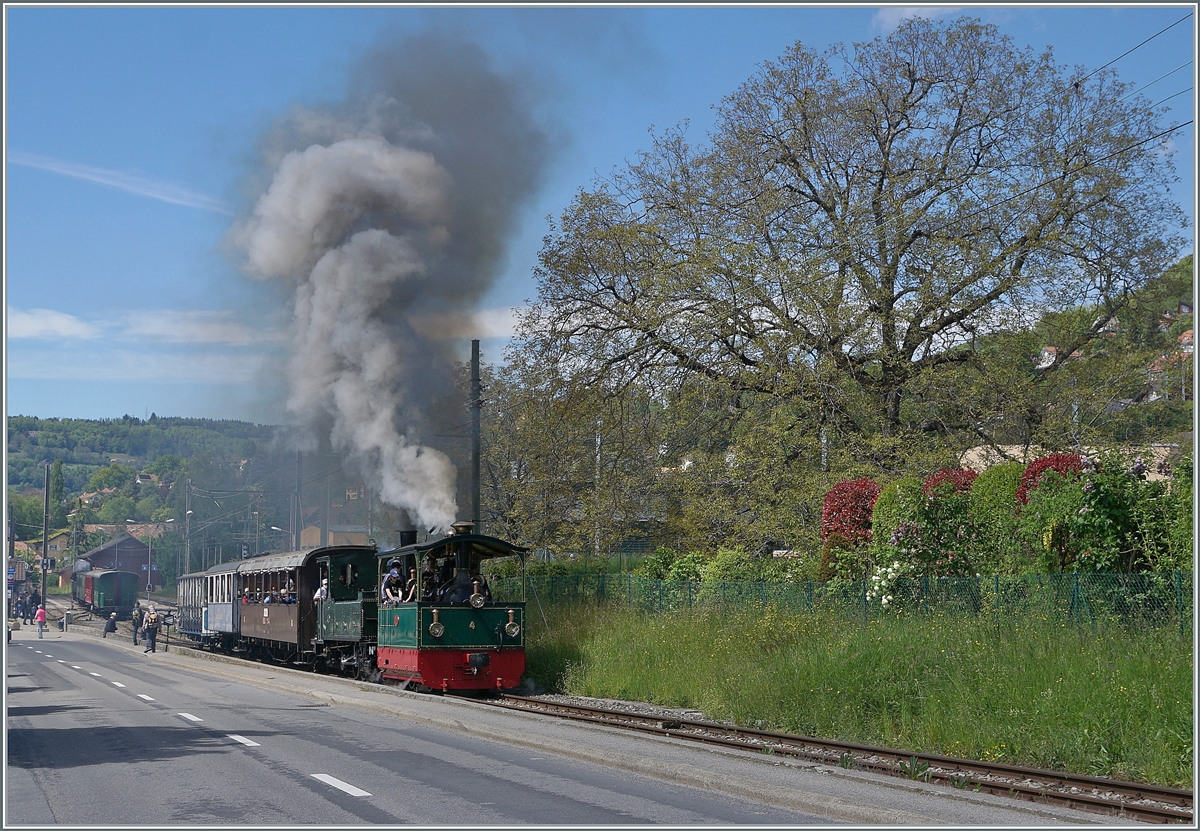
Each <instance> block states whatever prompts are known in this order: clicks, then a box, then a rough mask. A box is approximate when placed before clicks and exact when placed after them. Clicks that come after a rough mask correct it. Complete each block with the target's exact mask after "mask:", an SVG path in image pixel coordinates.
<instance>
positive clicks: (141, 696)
mask: <svg viewBox="0 0 1200 831" xmlns="http://www.w3.org/2000/svg"><path fill="white" fill-rule="evenodd" d="M138 698H144V699H146V700H147V701H153V700H154V699H153V698H151V697H150V696H148V695H143V694H142V693H138Z"/></svg>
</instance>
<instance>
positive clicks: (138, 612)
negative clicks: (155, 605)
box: [133, 603, 142, 646]
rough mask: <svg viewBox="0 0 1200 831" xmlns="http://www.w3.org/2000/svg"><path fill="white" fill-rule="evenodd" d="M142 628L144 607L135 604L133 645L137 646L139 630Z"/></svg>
mask: <svg viewBox="0 0 1200 831" xmlns="http://www.w3.org/2000/svg"><path fill="white" fill-rule="evenodd" d="M141 628H142V607H141V605H140V604H138V603H135V604H133V645H134V646H137V635H138V629H141Z"/></svg>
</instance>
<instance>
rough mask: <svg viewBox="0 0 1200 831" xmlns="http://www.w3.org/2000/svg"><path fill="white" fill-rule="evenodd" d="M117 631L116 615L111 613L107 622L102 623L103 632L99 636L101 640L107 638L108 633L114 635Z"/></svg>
mask: <svg viewBox="0 0 1200 831" xmlns="http://www.w3.org/2000/svg"><path fill="white" fill-rule="evenodd" d="M116 631H117V613H116V612H113V613H112V614H111V615H109V616H108V620H106V621H104V632H103V634H101V635H100V637H102V638H107V637H108V633H109V632H112V633H113V634H116Z"/></svg>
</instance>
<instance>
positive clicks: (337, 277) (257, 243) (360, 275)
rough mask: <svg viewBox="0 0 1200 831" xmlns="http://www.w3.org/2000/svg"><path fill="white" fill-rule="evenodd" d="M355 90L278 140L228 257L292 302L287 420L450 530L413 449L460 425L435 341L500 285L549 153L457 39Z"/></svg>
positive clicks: (487, 69)
mask: <svg viewBox="0 0 1200 831" xmlns="http://www.w3.org/2000/svg"><path fill="white" fill-rule="evenodd" d="M350 89H351V90H352V93H351V94H350V95H348V96H347V98H346V100H345V101H343V102H341V103H338V104H335V105H332V106H329V107H316V108H298V109H296V110H294V111H292V112H291V113H289V114H288V116H287V117H285V118H283V119H281V120H280V121H279V122H278V123H276V124H275V125H273V126H272V128H271V129H270V130H269V131H268V133H267V135H266V136H265V137H264V140H263V143H262V148H263V154H262V155H263V162H264V164H263V168H262V170H261V171H260V174H259V175H260V177H261V188H260V189H259V193H258V195H257V199H256V202H255V205H254V208H253V210H252V211H251V212H250V213H249V214H248V215H247V216H245V217H243V218H241V219H239V220H238V221H237V222H236V223H235V224H234V226H233V227H232V228H231V230H230V237H229V239H230V241H231V242H232V243H233V244H234V245H235V246H236V248H237V249H238V250H239V251H240V253H241V255H242V263H241V266H242V269H243V270H244V271H245V272H246V273H247V274H248V275H250V276H252V277H255V278H259V279H264V280H271V281H275V282H277V283H278V284H280V285H283V286H286V287H287V289H288V290H289V292H290V293H291V301H292V306H293V313H294V327H293V349H292V355H291V361H290V363H289V367H288V386H289V396H288V401H287V409H288V411H289V412H290V413H291V414H292V416H293V417H294V418H295V419H296V420H297V421H298V422H299V423H301V424H304V425H307V426H308V427H309V428H310V429H312V430H313V431H318V430H319V431H323V432H325V433H326V434H327V435H328V438H329V439H330V440H331V442H332V444H333V446H334V448H335V449H337V450H339V451H341V452H344V453H345V454H346V456H347V458H348V459H349V460H350V461H351V462H352V463H353V464H354V465H355V466H357V468H358V469H359V471H360V472H361V473H362V474H363V475H364V476H365V477H366V478H367V480H368V481H369V482H370V483H371V484H372V485H373V487H374V489H375V490H376V492H378V493H379V495H380V497H381V498H382V499H383V501H385V502H387V503H388V504H391V505H395V506H396V507H400V508H405V509H407V510H409V511H410V512H411V513H412V514H413V516H414V517H416V519H417V520H418V521H419V522H420V523H421V524H422V525H431V526H442V527H445V526H446V525H448V524H449V523H450V522H451V521H452V520H453V519H454V518H455V512H456V509H457V506H456V502H455V470H454V467H453V465H452V464H451V462H450V460H449V458H448V457H446V456H445V455H444V454H443V453H441V452H439V451H438V450H435V449H433V448H431V447H429V446H428V443H427V442H423V441H422V435H423V434H425V435H428V434H429V433H431V432H437V429H438V428H439V427H440V426H442V425H457V424H459V423H461V421H462V420H463V417H464V414H463V413H461V412H455V413H431V412H429V405H430V404H431V403H432V402H435V401H444V400H445V399H446V398H447V397H449V396H450V393H451V392H452V390H453V385H454V369H453V368H454V364H455V351H454V346H455V344H454V342H453V341H452V340H451V339H450V338H449V337H439V334H441V333H445V334H447V335H449V334H454V335H456V336H457V335H459V334H461V331H462V330H463V326H462V325H461V322H462V321H463V320H465V319H467V318H469V315H470V313H471V311H473V310H474V308H475V304H476V303H477V302H478V301H479V299H480V298H481V297H482V296H483V295H484V293H485V292H486V291H487V290H488V288H489V287H490V286H491V284H492V282H493V281H494V279H495V278H496V276H497V275H498V272H499V269H500V266H501V261H502V257H503V254H504V251H505V247H506V244H507V241H508V239H509V238H510V236H511V234H512V233H513V232H514V231H515V221H516V218H517V216H518V215H519V214H520V208H521V207H522V206H523V205H524V204H525V203H526V202H527V201H528V200H529V199H530V198H531V197H532V196H533V194H534V192H535V191H536V189H537V187H538V186H539V184H540V183H541V178H542V171H543V169H544V166H545V163H546V161H547V156H548V154H549V150H550V142H549V141H548V140H547V138H546V134H545V133H544V131H543V130H542V129H541V128H540V127H539V125H538V123H537V121H536V119H535V117H534V114H533V113H534V108H535V105H536V101H535V100H533V93H532V90H533V87H532V86H531V85H526V84H523V83H521V81H520V79H519V78H516V77H513V76H511V75H505V74H502V73H500V72H498V71H497V70H495V69H494V68H493V67H492V66H491V63H490V61H489V60H488V58H487V56H486V55H485V54H484V52H483V51H482V50H481V49H480V48H479V47H478V46H477V45H475V44H472V43H469V42H466V41H464V40H462V39H458V38H455V37H453V36H447V35H443V34H425V35H420V36H416V37H410V38H408V39H406V40H403V41H401V42H398V43H395V44H390V45H387V46H385V47H382V48H380V49H378V50H376V51H375V52H373V53H372V54H371V55H369V56H368V57H367V58H366V59H365V60H364V61H363V63H362V65H361V66H360V67H359V69H358V70H357V71H356V73H355V74H354V77H353V78H352V82H351V84H350ZM429 319H437V320H440V321H445V322H446V323H445V325H444V326H442V327H440V328H439V327H430V326H429V325H428V320H429ZM422 322H425V323H426V325H421V324H422ZM456 322H457V323H456ZM431 330H432V331H431Z"/></svg>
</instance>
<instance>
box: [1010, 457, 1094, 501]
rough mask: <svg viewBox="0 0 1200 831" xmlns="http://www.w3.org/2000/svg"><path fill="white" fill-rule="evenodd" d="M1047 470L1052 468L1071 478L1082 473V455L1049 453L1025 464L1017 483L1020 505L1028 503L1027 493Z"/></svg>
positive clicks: (1035, 485)
mask: <svg viewBox="0 0 1200 831" xmlns="http://www.w3.org/2000/svg"><path fill="white" fill-rule="evenodd" d="M1047 470H1053V471H1054V472H1055V473H1058V474H1059V475H1060V476H1063V477H1066V478H1071V477H1072V476H1078V475H1079V474H1081V473H1083V457H1082V456H1080V455H1079V454H1078V453H1051V454H1050V455H1049V456H1041V457H1039V458H1037V459H1034V460H1033V461H1032V462H1030V463H1029V464H1028V465H1026V466H1025V472H1024V473H1022V474H1021V483H1020V484H1019V485H1017V501H1018V502H1020V503H1021V504H1022V505H1025V504H1028V502H1029V494H1030V492H1031V491H1033V489H1034V488H1036V487H1037V486H1038V481H1039V480H1040V479H1041V478H1042V474H1043V473H1045V472H1046V471H1047Z"/></svg>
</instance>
